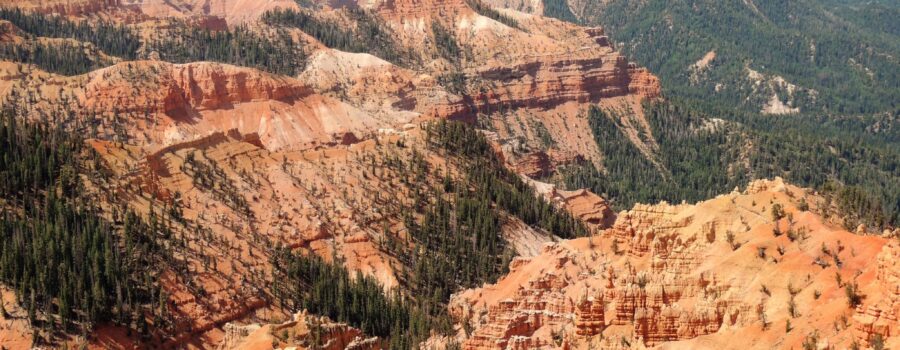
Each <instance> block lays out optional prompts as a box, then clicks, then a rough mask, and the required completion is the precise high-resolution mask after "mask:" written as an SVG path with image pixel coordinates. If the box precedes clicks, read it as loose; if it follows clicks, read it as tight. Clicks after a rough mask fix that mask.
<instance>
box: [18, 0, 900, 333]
mask: <svg viewBox="0 0 900 350" xmlns="http://www.w3.org/2000/svg"><path fill="white" fill-rule="evenodd" d="M503 5H504V6H506V7H516V6H518V7H520V8H521V7H523V6H522V5H510V4H503ZM540 5H541V6H543V4H540ZM310 6H312V7H313V8H315V10H314V11H310V12H314V13H315V16H314V17H315V18H317V19H319V20H323V21H324V20H326V19H327V20H335V21H337V23H343V24H347V25H348V26H350V27H354V26H359V25H360V24H359V23H361V22H360V21H357V22H353V21H354V20H353V18H355V17H353V16H354V15H353V12H350V11H351V10H359V11H363V13H365V14H366V15H367V16H368V15H370V16H373V18H375V20H376V21H377V23H379V24H383V25H384V26H385V28H388V30H389V32H388V34H389V36H390V39H391V42H392V43H394V44H396V45H397V47H398V50H399V51H402V52H405V53H410V55H411V56H412V57H415V59H414V60H413V61H415V62H414V63H408V62H399V61H397V60H389V59H388V58H387V57H376V56H375V55H372V54H370V53H366V52H346V51H341V50H338V49H335V48H331V47H328V45H326V43H325V42H324V41H325V39H321V38H320V39H317V37H316V36H315V35H313V33H311V32H310V33H306V32H304V31H303V30H302V29H300V28H294V27H291V28H275V26H274V25H272V24H270V23H266V22H265V21H263V20H262V18H264V17H265V14H266V13H267V12H269V11H271V10H275V9H281V10H284V9H288V10H294V11H307V10H308V8H307V7H310ZM481 6H486V5H484V4H481V3H478V2H471V1H464V0H425V1H411V0H399V1H375V2H352V1H351V2H346V1H344V2H338V1H312V5H309V6H307V5H303V2H301V1H298V2H295V1H288V0H272V1H261V2H260V1H256V2H254V1H243V0H216V1H212V2H210V1H205V2H199V1H156V0H122V1H119V0H109V1H98V0H73V1H55V0H51V1H30V0H5V1H0V7H2V8H17V9H21V10H23V11H25V12H26V13H37V14H43V15H48V16H60V17H62V18H66V19H67V20H72V21H79V22H84V23H93V24H96V23H99V22H101V21H111V22H113V23H119V24H122V25H124V26H126V27H128V28H131V29H132V30H134V31H136V32H137V33H138V34H139V35H138V37H139V38H141V40H145V42H143V43H142V45H145V46H146V45H147V43H148V42H150V39H149V38H151V37H153V36H154V35H157V32H158V31H159V32H160V33H171V32H166V31H165V30H171V28H175V27H177V26H179V25H186V26H189V27H191V28H193V27H198V28H206V29H210V30H213V31H228V30H230V29H234V28H248V29H247V30H248V31H249V32H250V33H255V35H260V36H261V37H265V38H267V37H268V36H267V35H271V33H272V32H273V31H275V30H283V31H284V33H287V36H286V37H287V38H289V41H290V43H289V45H291V46H292V47H293V48H295V49H297V51H296V52H298V53H302V57H300V56H301V55H300V54H298V55H297V56H296V57H293V56H292V57H280V58H279V59H281V60H284V61H298V62H299V61H302V69H299V70H298V71H297V72H296V74H293V75H285V74H276V73H272V72H267V71H263V70H262V69H260V68H259V67H257V68H253V67H247V66H240V65H236V64H230V63H223V62H210V61H196V62H182V63H178V62H166V61H164V60H161V59H159V53H158V52H157V53H154V52H144V50H139V52H138V53H136V59H134V60H129V59H125V58H122V57H115V56H113V55H111V54H108V53H105V52H103V51H102V50H101V49H99V48H98V47H97V46H96V45H93V44H91V43H87V42H84V41H79V40H77V39H74V38H68V39H59V38H45V37H39V36H32V35H30V34H24V33H23V31H22V30H21V29H20V28H17V26H16V25H15V24H14V23H12V22H10V21H0V43H12V44H17V45H18V44H22V43H50V44H51V45H53V43H54V42H55V41H57V40H69V41H71V42H73V43H75V44H77V45H82V46H80V47H82V48H83V51H84V52H85V55H87V57H92V58H93V61H94V62H96V63H97V64H99V65H101V66H102V67H100V68H97V69H91V70H90V71H89V72H87V73H84V74H75V75H64V74H60V73H58V72H50V71H48V70H47V69H43V68H42V67H39V66H37V65H33V64H28V63H22V62H13V61H6V60H0V102H2V106H3V108H4V109H5V110H6V109H8V110H10V111H13V112H14V113H16V115H17V116H18V117H21V118H23V120H27V121H31V122H35V123H48V124H49V125H53V126H58V127H60V128H63V129H65V130H68V131H70V132H72V133H77V134H79V135H81V136H82V137H84V139H85V143H86V144H87V146H88V148H89V150H90V152H92V153H91V154H95V155H96V162H97V163H98V164H101V166H102V168H103V169H104V171H105V173H106V174H107V175H108V176H107V177H90V176H86V175H82V176H81V177H80V181H81V183H83V185H84V186H83V187H84V188H85V191H86V193H89V194H90V196H91V198H93V199H94V200H95V201H96V203H98V206H99V208H100V209H101V212H104V213H106V214H104V215H105V216H104V217H108V218H113V217H115V216H114V215H112V214H111V213H112V212H114V211H116V210H117V209H116V208H119V206H122V207H125V208H129V209H130V210H134V211H135V212H136V213H137V214H138V215H140V216H141V217H147V218H150V217H153V218H154V219H155V218H157V217H159V218H161V219H160V220H162V221H164V222H165V223H166V224H165V225H166V226H167V227H170V229H171V230H172V237H168V238H166V239H167V240H166V241H165V242H166V243H164V244H163V245H165V246H166V247H167V248H169V250H170V251H171V255H172V256H171V259H172V261H175V262H177V264H176V263H173V264H172V265H171V266H162V267H161V269H162V273H161V274H160V275H159V276H158V278H159V282H158V285H159V288H160V290H161V291H162V292H163V293H164V295H165V296H166V298H164V299H165V300H163V301H162V302H161V304H162V305H164V306H160V307H159V308H160V309H166V310H167V312H168V313H169V314H171V318H172V320H171V327H169V328H166V329H161V328H160V329H155V330H154V333H153V337H152V340H151V341H149V342H147V343H152V344H153V345H152V346H153V347H161V348H199V349H212V348H215V349H291V348H294V349H361V350H362V349H379V348H384V347H386V343H384V342H383V341H384V340H385V339H380V338H379V337H377V336H375V335H372V334H366V333H365V332H364V331H363V330H362V329H363V328H364V326H360V325H350V324H348V323H347V322H342V321H339V320H333V319H329V318H328V317H326V316H325V315H316V314H313V313H311V312H309V311H307V310H296V309H291V308H289V307H287V306H286V305H287V304H285V303H284V301H283V300H282V301H278V297H277V295H276V294H277V293H275V291H273V287H272V286H273V285H274V284H275V282H276V281H275V280H276V279H277V278H278V277H276V275H275V272H274V271H275V270H277V269H279V268H280V266H274V265H273V261H274V260H273V256H274V254H275V252H276V248H282V247H283V248H286V249H288V250H290V251H293V252H296V253H298V254H307V255H314V256H318V257H320V258H321V259H322V260H323V261H325V262H327V263H330V264H336V265H340V266H342V267H344V268H346V269H347V271H350V272H352V273H354V274H356V273H358V274H359V275H358V276H367V277H371V278H373V279H374V280H375V281H377V282H378V283H379V284H380V286H381V287H382V288H383V289H384V292H385V294H389V293H393V292H394V291H398V293H406V294H405V295H406V297H407V298H414V296H412V295H409V294H410V293H409V292H410V288H411V287H410V286H411V285H412V284H413V283H414V281H411V280H413V278H411V277H410V276H412V275H411V272H410V271H409V270H410V264H411V263H410V261H409V260H410V258H409V257H407V256H404V255H403V254H402V253H398V251H400V252H403V250H402V249H409V250H410V251H415V250H417V249H420V248H418V246H416V243H415V239H414V238H412V237H411V235H412V234H411V232H412V231H413V227H412V225H410V220H421V219H422V217H423V216H424V215H418V214H417V213H415V212H414V211H413V208H417V207H419V206H423V205H427V201H426V204H423V203H422V201H421V200H420V195H421V194H422V193H421V192H422V191H423V190H422V189H421V188H420V187H418V186H420V185H421V184H425V187H428V188H429V189H430V188H431V187H434V188H439V187H442V186H443V187H444V188H445V192H446V191H447V190H446V188H447V187H448V186H447V185H446V184H447V183H452V184H454V185H457V184H466V186H470V187H473V188H476V187H477V185H478V184H469V183H468V182H467V181H471V180H470V179H469V178H467V176H470V175H468V174H469V173H468V172H469V171H471V170H470V169H468V168H467V163H466V159H462V160H460V159H459V158H462V157H459V156H454V155H453V154H451V153H452V152H449V151H448V150H447V149H442V148H439V147H435V146H434V143H435V141H434V140H433V137H434V136H433V132H432V130H431V128H432V127H433V125H436V123H441V122H448V121H449V122H452V123H457V122H459V123H464V124H467V125H469V126H477V127H478V132H477V135H479V137H482V138H484V140H486V141H487V143H488V145H489V146H490V149H491V151H492V154H495V155H496V157H497V158H496V159H498V162H499V165H500V167H501V168H502V169H504V170H509V171H511V173H512V174H515V178H514V179H507V180H508V181H521V182H522V183H523V184H526V185H527V186H526V187H527V188H529V191H532V190H533V193H534V195H535V196H536V197H537V198H538V200H540V201H545V202H547V203H550V204H551V206H552V207H553V208H556V209H559V210H560V211H561V212H564V213H566V215H571V216H572V217H573V218H575V219H576V220H577V222H578V223H579V225H583V226H584V227H585V228H586V230H587V237H578V238H571V239H564V238H562V237H559V236H558V235H555V234H554V232H550V231H549V230H547V229H545V228H543V227H541V226H540V225H538V224H535V223H533V222H529V219H528V218H525V217H523V216H517V215H515V214H514V213H512V211H511V210H505V209H503V207H502V206H501V205H499V202H500V200H494V203H493V204H491V202H490V201H489V202H488V203H489V204H490V205H489V207H490V209H491V210H495V211H497V212H499V214H497V216H498V217H499V218H500V219H499V220H498V221H499V224H498V234H499V235H500V236H502V240H503V242H505V243H504V244H506V245H507V246H508V247H509V248H510V250H511V252H512V254H514V255H515V257H514V258H513V257H511V259H512V260H511V262H510V263H509V264H508V265H509V266H508V271H507V270H504V271H503V273H502V274H501V275H500V277H499V278H498V279H497V280H496V281H484V282H485V283H484V284H483V285H481V286H475V287H471V286H470V287H469V288H465V289H461V290H456V291H454V293H453V295H452V297H451V298H450V300H449V301H447V302H446V305H445V307H446V308H447V310H446V313H447V314H448V315H449V318H450V319H451V320H452V323H453V324H452V325H450V327H449V328H450V332H448V334H438V332H436V331H433V330H432V335H431V337H430V338H429V339H427V341H426V342H423V343H422V344H420V345H419V347H420V348H428V349H452V348H454V347H457V346H458V347H459V348H463V349H471V350H475V349H538V348H541V349H550V348H561V349H595V348H602V349H625V348H633V349H640V348H735V349H737V348H740V349H744V348H759V349H769V348H799V347H803V346H805V345H804V344H807V343H809V342H812V343H813V344H814V346H815V348H848V347H851V344H861V345H862V346H866V345H868V344H870V343H871V342H872V341H873V340H874V339H881V340H883V341H884V345H885V346H886V348H896V347H900V324H898V317H900V266H898V262H900V241H898V239H900V232H898V231H897V230H896V229H894V230H893V231H892V230H890V229H888V230H885V232H883V233H882V234H880V235H872V234H868V233H867V232H866V230H865V228H863V229H861V230H858V231H859V232H851V231H848V230H846V229H844V228H842V227H841V224H842V223H841V222H840V221H839V220H838V218H836V217H826V216H827V215H825V213H826V212H834V211H835V210H836V209H835V208H832V207H831V206H830V204H825V200H824V198H825V197H824V195H823V194H820V193H817V192H815V191H814V190H811V189H806V188H801V187H798V186H794V185H792V184H789V183H787V182H785V181H784V180H782V179H781V178H773V179H769V180H756V181H753V182H751V183H749V184H748V185H747V186H746V188H745V189H744V190H738V189H735V191H734V192H732V193H728V194H722V195H720V196H718V197H715V198H712V199H709V200H706V201H702V202H699V203H695V204H687V203H683V204H669V203H665V202H663V203H647V204H638V205H635V206H634V207H633V208H630V209H628V210H623V211H620V212H618V213H616V212H615V211H614V210H613V204H612V203H611V202H610V201H609V199H608V198H604V194H602V193H593V192H591V191H589V190H587V189H582V188H565V187H564V186H561V185H559V184H558V183H554V176H558V175H559V174H560V169H565V168H566V167H567V166H576V165H586V164H590V165H591V166H594V167H595V168H596V169H598V170H603V169H604V167H605V166H606V164H607V163H606V162H605V158H606V156H607V155H606V154H605V153H604V152H605V151H606V150H604V149H600V148H599V147H598V146H597V143H596V141H595V136H594V135H593V132H592V130H591V124H590V122H589V120H588V117H587V110H588V109H589V108H591V107H600V108H604V109H608V110H617V111H629V112H630V113H627V114H623V115H622V117H621V118H622V120H620V121H617V122H618V123H619V125H621V127H622V132H623V134H624V135H626V138H627V139H628V141H629V142H632V143H634V144H635V146H637V147H638V148H639V149H641V151H642V152H644V153H645V154H652V152H653V151H654V150H655V149H656V148H658V147H659V146H658V145H657V144H656V143H655V140H654V135H653V133H652V130H651V127H650V124H649V122H648V121H647V120H646V119H645V118H644V113H643V110H644V108H645V106H646V105H647V104H649V103H656V102H660V101H663V100H664V96H663V93H662V87H661V83H660V81H659V79H658V78H657V77H656V76H655V75H654V74H652V73H651V72H650V71H648V70H647V69H645V68H642V67H640V66H639V65H637V64H635V63H633V62H630V61H629V60H628V59H627V58H626V57H625V56H624V55H622V54H621V53H620V52H618V51H617V50H616V49H615V48H614V46H613V44H612V43H611V40H610V39H609V37H608V36H607V34H606V32H605V30H604V29H603V28H601V27H583V26H579V25H575V24H572V23H568V22H564V21H560V20H557V19H553V18H549V17H543V16H541V15H539V14H538V13H539V12H541V6H537V5H534V6H531V5H529V8H533V9H536V10H533V11H525V12H519V11H515V10H511V9H506V8H502V7H497V8H489V9H490V11H486V10H484V9H483V8H482V7H481ZM435 28H443V29H442V30H446V31H447V33H449V34H447V35H449V37H451V38H452V40H453V42H454V44H453V45H455V46H456V47H457V48H458V51H459V52H460V53H459V55H458V57H446V55H444V54H442V53H441V48H440V47H439V44H438V43H437V42H438V40H439V38H438V37H439V35H438V33H439V30H437V29H435ZM357 29H358V28H357ZM445 40H447V39H445ZM148 51H149V50H148ZM710 60H711V59H710ZM448 80H450V81H453V80H456V81H461V83H460V84H454V83H452V82H450V83H448ZM491 159H492V158H491ZM419 169H425V170H423V171H422V172H417V171H418V170H419ZM466 191H469V188H468V187H466ZM471 192H474V190H472V191H471ZM528 193H530V192H528ZM454 200H457V201H458V200H459V199H458V198H456V199H454ZM801 203H803V204H801ZM3 204H4V205H5V202H4V203H3ZM776 207H777V208H781V209H779V210H781V211H783V213H782V214H780V215H779V216H780V217H775V218H773V216H772V214H771V213H772V212H773V210H774V208H776ZM173 213H177V214H173ZM407 214H408V215H409V217H407V216H406V215H407ZM417 215H418V216H417ZM457 215H458V214H457ZM113 221H115V220H113ZM567 233H568V232H567ZM568 234H574V233H568ZM397 246H400V247H401V248H397ZM504 269H506V267H505V266H504ZM359 278H361V277H359ZM0 292H2V293H3V294H2V300H3V303H4V305H5V308H6V309H5V310H8V311H4V313H3V315H0V316H3V318H2V319H0V343H2V345H3V347H4V348H5V349H27V348H31V346H32V344H33V343H34V342H35V340H34V339H36V337H37V336H40V335H41V334H42V331H41V330H39V329H37V328H35V327H34V326H32V325H30V324H28V322H26V319H25V316H23V315H25V314H27V312H26V311H25V310H24V309H23V308H22V307H21V305H19V304H21V302H22V301H21V300H17V298H16V294H15V290H13V289H9V290H7V289H0ZM851 292H853V293H858V294H859V295H861V296H863V297H862V298H861V300H860V302H858V303H856V302H853V303H850V304H848V295H849V294H850V293H851ZM95 327H96V328H95V329H94V331H93V332H92V334H91V335H90V336H89V337H84V336H82V335H78V334H64V335H58V336H56V337H57V338H56V340H55V341H56V343H55V345H56V346H60V347H61V346H63V345H65V346H85V347H87V348H92V349H108V348H115V349H139V348H146V347H148V345H147V344H145V343H142V340H141V339H138V338H137V336H136V335H134V334H133V333H132V330H131V329H130V328H128V327H123V326H121V325H115V324H106V323H104V324H99V325H96V326H95ZM51 336H53V335H51ZM735 339H746V340H747V341H746V342H741V343H736V342H735V341H734V340H735Z"/></svg>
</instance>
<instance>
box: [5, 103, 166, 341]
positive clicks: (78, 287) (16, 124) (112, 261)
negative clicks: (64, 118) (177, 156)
mask: <svg viewBox="0 0 900 350" xmlns="http://www.w3.org/2000/svg"><path fill="white" fill-rule="evenodd" d="M83 145H84V143H83V140H82V139H80V138H79V137H78V136H77V134H74V133H69V132H67V131H64V130H62V128H59V127H53V126H49V125H45V124H42V123H32V122H25V121H22V120H17V117H15V116H13V113H11V112H10V111H4V112H3V113H0V198H2V199H0V283H3V284H4V285H6V286H8V287H10V288H11V289H12V290H14V291H15V294H16V298H17V301H18V302H19V304H21V305H22V306H23V308H25V309H26V310H27V311H28V319H29V321H30V322H31V324H32V325H34V326H35V327H36V328H37V329H38V330H40V331H42V333H41V332H39V333H36V336H35V343H36V345H41V344H43V343H47V342H52V341H53V339H52V337H53V335H54V334H56V333H57V332H63V333H68V332H71V331H75V330H80V331H81V332H82V333H83V334H85V335H88V334H90V331H91V329H93V326H95V325H97V324H99V323H104V322H112V323H113V324H117V325H121V326H124V327H126V328H128V329H129V332H131V331H132V330H133V331H135V332H138V334H139V335H140V336H142V337H143V339H145V340H149V339H150V337H151V335H152V334H151V332H150V330H149V326H148V321H149V320H153V324H154V326H155V327H164V324H165V320H166V319H167V316H168V315H167V306H166V305H167V302H166V301H167V297H166V296H165V293H164V292H163V291H162V290H161V289H160V286H159V283H158V280H157V272H158V270H157V268H154V266H158V261H159V260H160V259H161V255H162V254H163V253H162V251H161V249H160V246H159V245H158V244H157V243H156V239H157V238H156V237H157V236H164V235H165V234H164V232H165V231H164V229H163V228H162V227H160V225H159V222H158V221H156V220H154V219H153V218H151V220H150V221H149V222H147V221H145V220H144V219H142V218H141V217H140V216H139V215H137V214H135V213H134V212H132V211H130V210H127V209H126V210H122V209H121V208H118V207H114V208H116V209H115V210H114V211H113V212H112V213H110V214H111V215H110V216H107V215H105V214H104V213H103V212H102V210H101V209H100V207H99V204H98V203H96V200H95V198H91V197H90V196H89V194H88V193H87V191H86V190H85V189H84V186H83V185H82V183H81V181H82V180H81V177H82V176H99V175H98V174H101V171H102V170H101V169H100V168H98V166H99V160H98V159H97V158H95V157H97V156H96V155H90V154H91V152H90V151H89V150H87V149H85V148H84V147H83ZM45 335H46V336H45Z"/></svg>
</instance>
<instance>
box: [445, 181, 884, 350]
mask: <svg viewBox="0 0 900 350" xmlns="http://www.w3.org/2000/svg"><path fill="white" fill-rule="evenodd" d="M801 197H806V200H808V201H811V200H813V199H815V198H814V197H813V196H812V195H810V194H808V193H806V191H804V190H802V189H799V188H796V187H793V186H791V185H788V184H785V183H784V182H783V181H781V180H775V181H758V182H754V183H751V185H750V186H749V188H748V191H747V192H745V193H743V194H741V193H738V192H735V193H732V194H730V195H725V196H720V197H718V198H716V199H712V200H709V201H706V202H701V203H698V204H696V205H677V206H674V205H669V204H665V203H663V204H659V205H638V206H636V207H635V208H634V209H632V210H630V211H626V212H623V213H620V214H619V215H618V217H617V219H616V223H615V225H613V226H612V227H611V228H609V229H607V230H605V231H603V232H602V233H600V234H599V235H597V236H595V237H592V238H583V239H576V240H570V241H563V242H559V243H551V244H548V245H546V246H545V247H544V249H543V251H542V252H541V254H539V255H538V256H535V257H533V258H520V259H517V260H516V261H514V262H513V263H512V264H511V266H510V273H509V274H508V275H507V276H506V277H504V278H502V279H501V280H500V281H498V282H497V284H495V285H489V286H485V287H484V288H480V289H473V290H467V291H464V292H461V293H458V294H456V295H455V296H454V297H453V300H452V302H451V309H450V310H451V312H452V314H453V315H454V317H456V318H457V319H458V320H460V322H462V323H467V324H470V325H472V326H473V328H474V330H473V331H472V332H471V335H470V336H468V337H466V338H465V340H464V348H466V349H504V348H509V346H510V344H518V343H528V344H532V345H536V346H541V347H547V348H559V347H569V348H584V349H587V348H595V349H596V348H603V349H613V348H621V347H623V344H626V343H627V344H628V345H627V346H625V347H632V348H641V347H644V346H661V347H663V348H665V347H668V346H674V347H678V348H682V347H683V348H694V347H697V346H700V345H701V344H702V345H703V346H712V344H715V346H717V347H723V348H733V349H738V348H742V349H746V348H760V349H768V348H772V347H782V346H784V347H791V346H795V347H796V346H799V345H800V344H801V343H802V342H803V341H805V340H806V336H807V335H809V334H812V333H813V332H818V333H817V334H818V337H819V339H820V341H823V342H824V341H827V342H828V344H832V345H834V346H848V345H849V344H850V343H851V342H852V341H853V340H854V339H858V340H859V341H861V342H862V341H863V340H865V341H868V340H870V339H872V338H873V337H875V336H876V334H877V335H880V336H881V337H883V338H884V339H889V342H890V341H893V340H890V339H896V333H895V332H896V327H897V293H896V292H897V286H896V284H897V281H896V280H897V273H896V271H897V268H896V267H897V256H896V254H897V249H896V243H893V242H891V243H889V242H888V241H887V240H885V239H882V238H877V237H871V236H869V237H867V236H858V235H855V234H853V233H850V232H847V231H845V230H843V229H840V228H838V227H834V226H830V225H828V224H826V223H824V222H823V221H822V220H821V218H819V217H818V216H817V215H816V214H814V213H812V212H801V211H799V210H798V209H796V206H795V204H796V203H798V201H799V199H800V198H801ZM811 202H814V201H811ZM761 203H766V205H772V204H773V203H779V204H782V205H783V206H784V207H785V208H786V210H787V212H788V213H790V214H789V215H790V216H791V218H790V219H781V220H780V221H778V222H774V221H772V220H771V217H770V216H769V215H768V214H769V211H767V210H764V208H763V205H762V204H761ZM774 225H780V227H781V229H782V230H785V231H788V230H790V233H789V234H788V233H785V234H779V235H775V234H773V231H774ZM823 247H824V248H823ZM826 260H828V261H829V263H827V264H826V263H825V261H826ZM835 261H839V262H840V263H839V264H838V263H835ZM873 261H875V262H876V263H874V264H873V263H872V262H873ZM836 274H838V275H840V276H842V278H843V281H842V282H841V283H842V285H838V282H836V280H835V275H836ZM846 283H855V284H858V285H859V287H860V289H861V290H862V292H863V293H864V294H866V298H865V299H866V302H864V303H863V304H862V305H861V306H860V307H859V308H857V309H855V310H854V309H852V308H850V307H848V303H847V299H846V296H845V295H844V294H845V293H844V284H846ZM850 316H852V317H850ZM840 319H845V320H847V321H844V323H841V322H838V323H836V325H835V324H832V322H833V321H835V320H840ZM787 320H790V321H791V330H790V332H785V322H787ZM735 337H739V338H741V339H754V340H753V341H747V342H737V343H736V342H734V339H735ZM622 339H625V341H624V342H623V341H622ZM776 344H777V345H776Z"/></svg>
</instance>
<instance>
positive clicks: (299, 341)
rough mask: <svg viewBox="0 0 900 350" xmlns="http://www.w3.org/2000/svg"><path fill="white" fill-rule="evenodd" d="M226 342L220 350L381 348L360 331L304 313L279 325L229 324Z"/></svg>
mask: <svg viewBox="0 0 900 350" xmlns="http://www.w3.org/2000/svg"><path fill="white" fill-rule="evenodd" d="M224 328H225V339H224V341H223V342H222V343H220V344H219V346H218V347H217V349H219V350H232V349H233V350H244V349H253V350H275V349H298V350H300V349H320V350H374V349H380V348H381V346H380V343H379V341H378V338H365V337H364V336H363V335H362V332H360V331H359V330H358V329H356V328H353V327H349V326H347V325H346V324H342V323H335V322H332V321H331V320H329V319H328V318H326V317H318V316H312V315H309V314H307V313H306V312H305V311H304V312H298V313H296V314H294V316H293V317H292V320H291V321H288V322H284V323H278V324H265V325H260V324H248V325H237V324H231V323H229V324H227V325H226V326H225V327H224Z"/></svg>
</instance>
